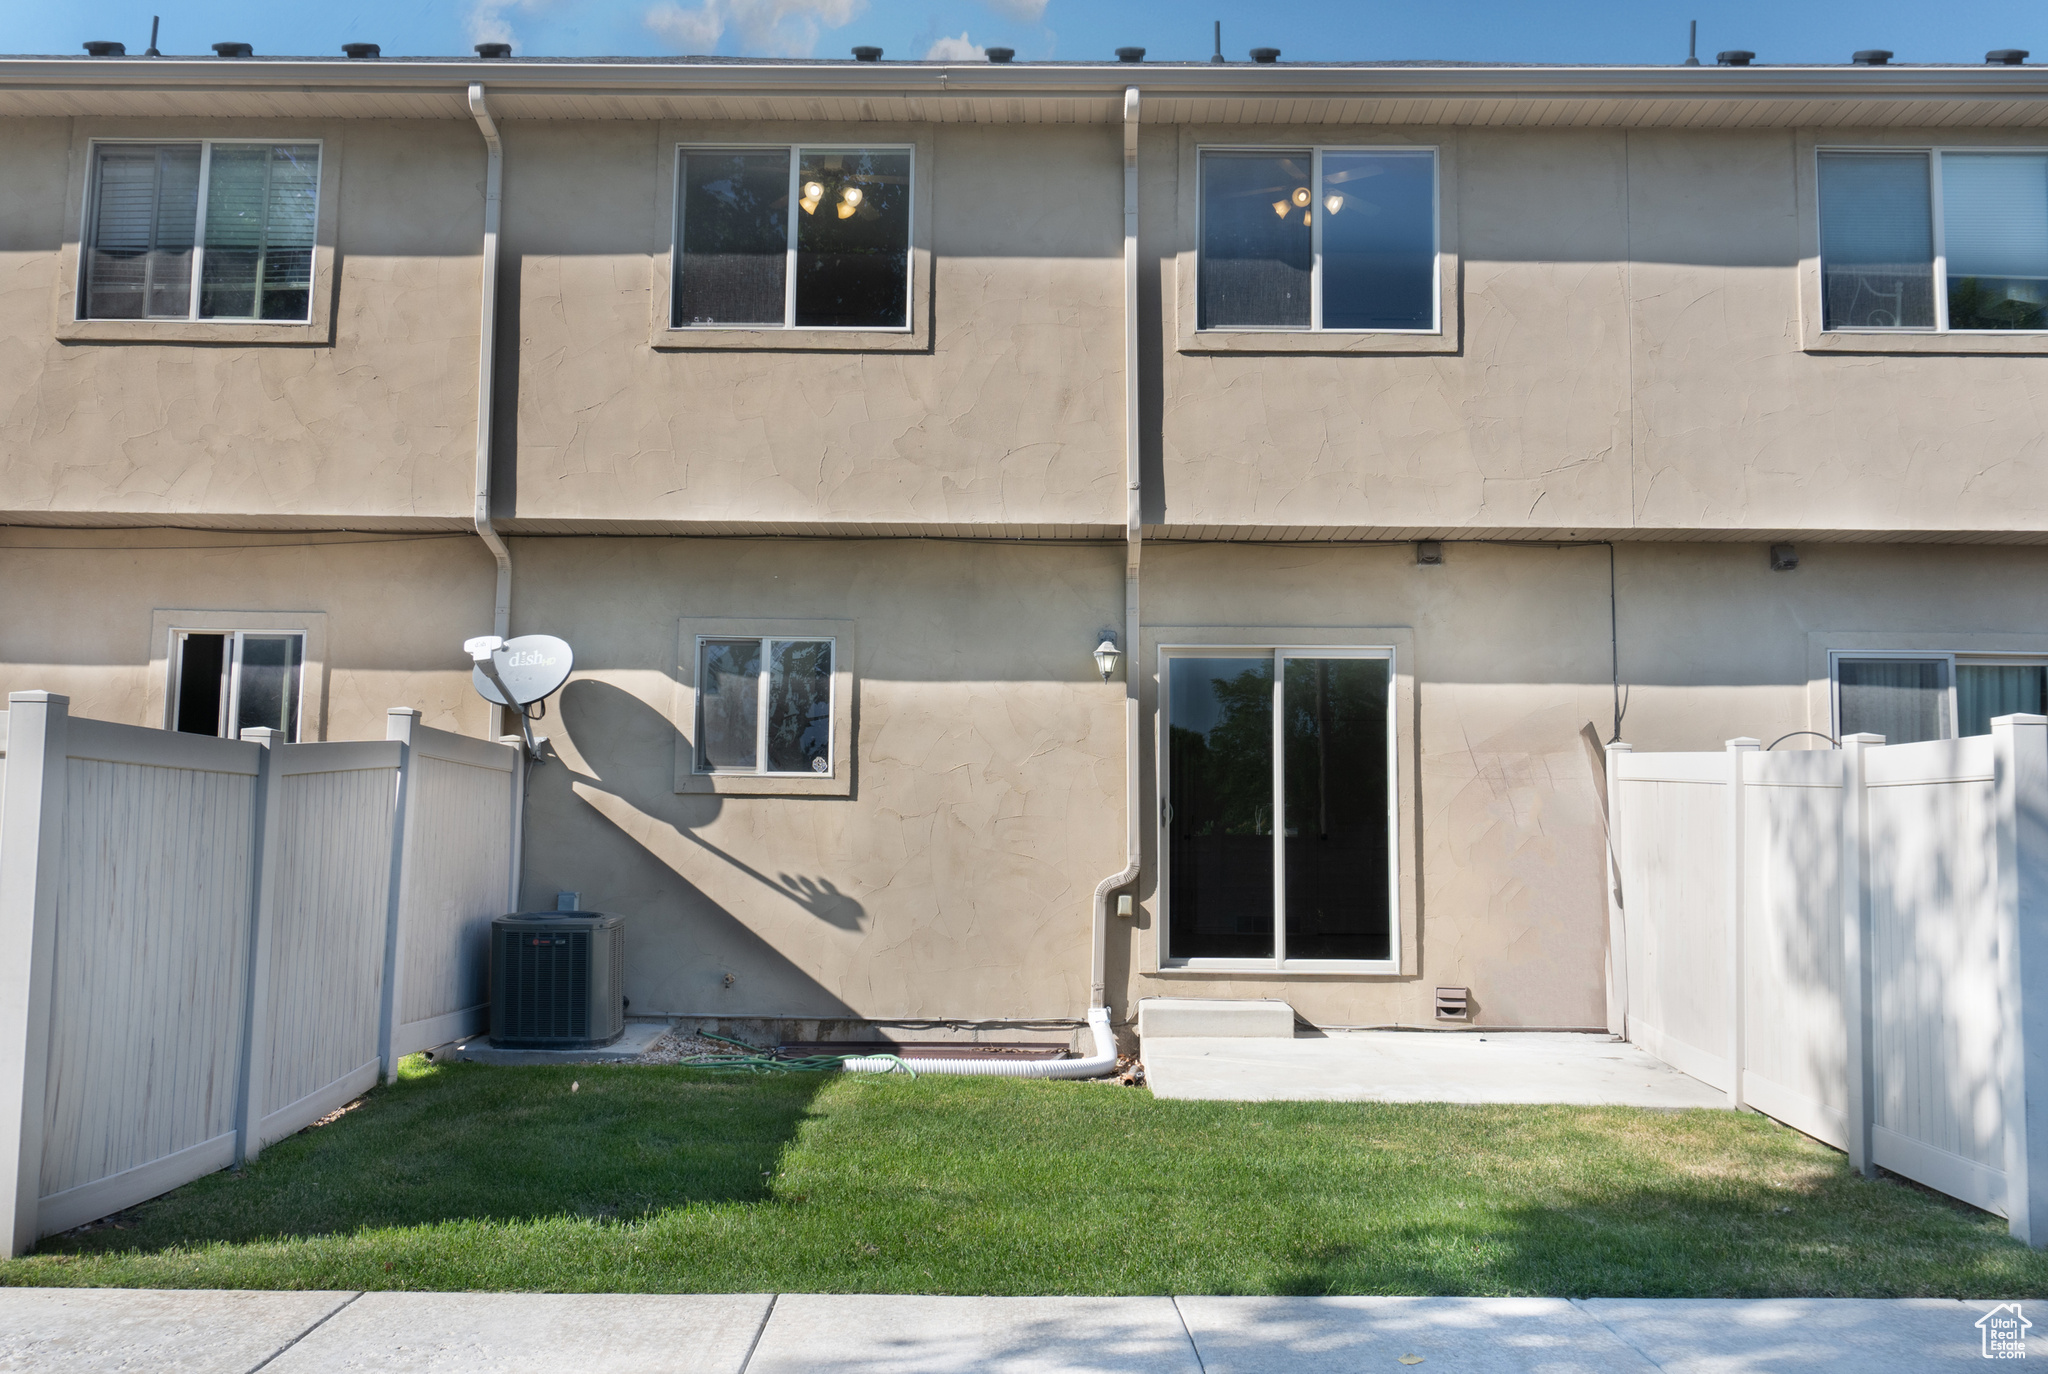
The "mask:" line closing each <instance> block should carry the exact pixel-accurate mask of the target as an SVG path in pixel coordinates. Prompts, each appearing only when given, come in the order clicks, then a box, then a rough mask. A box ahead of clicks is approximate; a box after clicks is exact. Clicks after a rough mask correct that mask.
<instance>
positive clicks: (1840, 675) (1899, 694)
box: [1836, 658, 1948, 744]
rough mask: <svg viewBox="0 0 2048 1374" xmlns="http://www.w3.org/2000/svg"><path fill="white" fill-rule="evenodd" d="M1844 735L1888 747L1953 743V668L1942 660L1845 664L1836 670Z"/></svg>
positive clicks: (1848, 660) (1865, 660)
mask: <svg viewBox="0 0 2048 1374" xmlns="http://www.w3.org/2000/svg"><path fill="white" fill-rule="evenodd" d="M1836 682H1837V684H1838V686H1839V688H1840V692H1841V717H1842V733H1843V734H1845V735H1855V734H1873V735H1883V736H1884V739H1885V743H1887V744H1918V743H1920V742H1921V741H1923V740H1930V739H1946V738H1948V663H1947V662H1946V661H1945V660H1943V659H1938V658H1845V659H1843V660H1842V661H1841V662H1840V663H1839V664H1837V665H1836Z"/></svg>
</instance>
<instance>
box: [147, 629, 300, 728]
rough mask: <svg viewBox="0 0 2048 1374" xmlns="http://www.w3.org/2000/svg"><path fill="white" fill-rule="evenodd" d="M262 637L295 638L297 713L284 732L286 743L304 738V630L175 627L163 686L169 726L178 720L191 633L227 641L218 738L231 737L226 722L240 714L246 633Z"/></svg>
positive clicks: (217, 724)
mask: <svg viewBox="0 0 2048 1374" xmlns="http://www.w3.org/2000/svg"><path fill="white" fill-rule="evenodd" d="M252 634H253V635H257V636H260V637H262V638H265V639H284V638H290V639H296V640H298V641H299V690H298V691H297V693H295V695H296V696H297V697H298V712H297V714H296V715H294V716H293V718H292V720H291V724H290V729H289V730H288V731H287V732H286V733H287V742H289V743H293V744H296V743H298V742H299V741H300V740H303V739H304V738H305V724H306V632H305V631H304V630H191V629H184V628H177V629H173V630H172V631H171V680H170V682H169V684H168V685H167V687H166V691H167V693H168V694H169V697H170V703H169V706H170V711H169V715H170V728H171V729H173V730H175V729H176V728H177V723H178V705H179V698H181V697H182V696H183V695H184V692H185V674H184V671H183V668H184V661H185V660H184V653H183V649H184V644H185V640H186V639H187V638H189V637H190V636H192V635H225V636H226V637H227V640H228V657H227V662H226V664H225V665H223V666H224V670H225V672H226V676H227V690H226V691H225V692H223V693H222V694H221V703H220V711H219V716H218V720H217V722H216V724H215V726H214V734H215V737H216V738H219V739H234V738H236V736H234V735H229V734H226V733H225V730H226V728H227V724H228V722H229V721H231V720H234V719H236V718H238V717H239V716H240V715H241V706H242V643H243V641H244V640H245V639H246V638H247V637H248V636H250V635H252Z"/></svg>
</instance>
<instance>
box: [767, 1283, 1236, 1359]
mask: <svg viewBox="0 0 2048 1374" xmlns="http://www.w3.org/2000/svg"><path fill="white" fill-rule="evenodd" d="M961 1370H974V1371H977V1374H1111V1371H1114V1374H1201V1366H1200V1364H1199V1363H1198V1362H1197V1361H1196V1359H1195V1351H1194V1347H1193V1346H1192V1345H1191V1344H1189V1341H1188V1334H1187V1330H1186V1328H1184V1327H1183V1326H1182V1325H1181V1320H1180V1314H1179V1313H1178V1312H1176V1311H1175V1310H1174V1306H1173V1299H1172V1298H937V1297H908V1296H906V1297H892V1296H882V1295H857V1294H856V1295H844V1296H838V1295H820V1294H810V1295H797V1294H789V1295H785V1296H784V1297H781V1298H778V1299H777V1300H776V1303H775V1312H774V1315H773V1316H771V1317H770V1318H769V1321H768V1328H767V1330H766V1331H764V1332H762V1334H761V1344H760V1346H759V1347H758V1348H757V1349H756V1350H755V1351H754V1358H753V1361H752V1362H751V1363H750V1364H748V1366H747V1374H959V1371H961Z"/></svg>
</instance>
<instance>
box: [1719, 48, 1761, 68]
mask: <svg viewBox="0 0 2048 1374" xmlns="http://www.w3.org/2000/svg"><path fill="white" fill-rule="evenodd" d="M1714 60H1715V61H1716V62H1718V63H1720V64H1721V65H1722V66H1724V67H1747V66H1748V65H1749V64H1750V63H1752V62H1754V61H1756V54H1755V53H1753V52H1748V51H1745V50H1744V49H1742V48H1730V49H1729V50H1728V51H1727V52H1717V53H1715V54H1714Z"/></svg>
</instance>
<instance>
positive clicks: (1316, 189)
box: [1195, 143, 1444, 338]
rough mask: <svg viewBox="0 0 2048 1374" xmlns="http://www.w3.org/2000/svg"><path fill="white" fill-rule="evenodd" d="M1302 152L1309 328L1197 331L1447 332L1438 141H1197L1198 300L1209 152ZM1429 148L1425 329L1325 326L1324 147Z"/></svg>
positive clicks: (1370, 149) (1350, 335)
mask: <svg viewBox="0 0 2048 1374" xmlns="http://www.w3.org/2000/svg"><path fill="white" fill-rule="evenodd" d="M1212 152H1216V153H1301V152H1307V153H1308V154H1309V158H1310V164H1311V170H1310V179H1311V181H1312V183H1313V185H1312V187H1311V189H1310V192H1309V206H1308V208H1309V209H1310V211H1311V212H1312V218H1311V219H1310V221H1309V236H1310V250H1309V251H1310V260H1309V261H1310V266H1309V323H1308V328H1307V329H1302V328H1300V327H1299V326H1296V325H1286V324H1270V325H1252V324H1236V325H1223V326H1210V327H1205V328H1197V329H1196V331H1195V332H1196V333H1197V334H1198V335H1209V334H1296V335H1298V334H1317V335H1322V336H1325V337H1330V338H1354V337H1361V338H1378V337H1381V336H1393V337H1399V336H1404V335H1405V336H1409V337H1416V338H1427V337H1431V336H1434V335H1438V334H1441V333H1443V329H1444V321H1443V310H1444V304H1443V280H1444V168H1443V161H1444V160H1443V150H1442V149H1441V148H1440V147H1439V146H1438V145H1436V144H1433V143H1313V144H1301V143H1275V144H1260V143H1197V144H1196V145H1195V177H1196V186H1195V273H1196V282H1195V300H1196V303H1197V304H1196V309H1197V310H1198V311H1199V309H1200V300H1201V289H1202V288H1201V281H1200V274H1201V271H1202V246H1203V244H1205V243H1206V242H1207V241H1208V240H1207V236H1206V234H1205V232H1204V231H1205V229H1206V226H1205V225H1204V223H1203V217H1204V216H1205V215H1206V214H1207V206H1208V198H1207V197H1206V196H1205V195H1204V194H1203V189H1204V188H1203V186H1202V184H1201V179H1202V177H1203V175H1204V172H1203V156H1202V155H1203V154H1204V153H1212ZM1420 152H1426V153H1428V154H1429V168H1430V189H1431V195H1430V242H1431V252H1430V285H1429V300H1430V323H1429V327H1428V328H1426V329H1326V328H1324V327H1323V221H1324V219H1325V218H1326V216H1325V215H1324V214H1323V212H1322V207H1323V155H1324V154H1325V153H1420Z"/></svg>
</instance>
